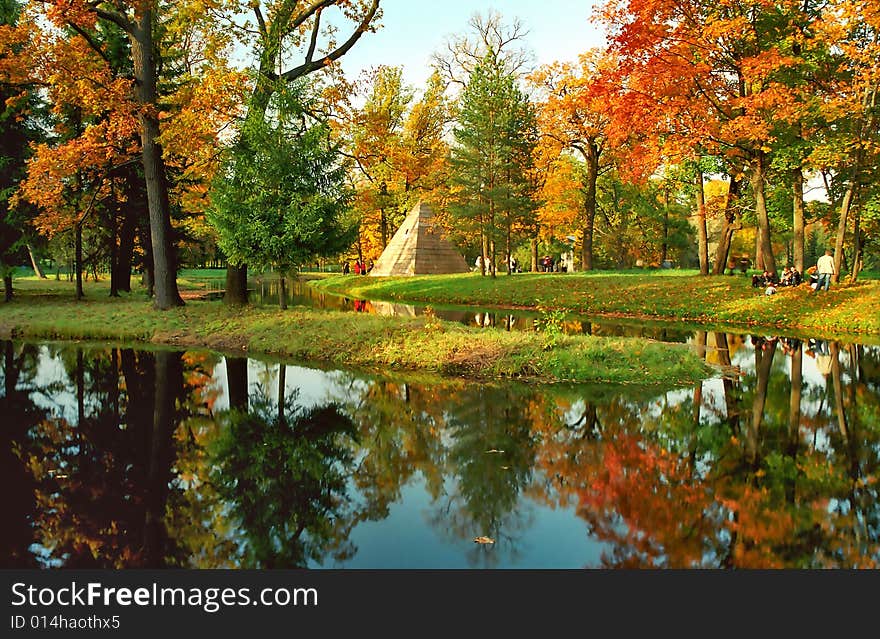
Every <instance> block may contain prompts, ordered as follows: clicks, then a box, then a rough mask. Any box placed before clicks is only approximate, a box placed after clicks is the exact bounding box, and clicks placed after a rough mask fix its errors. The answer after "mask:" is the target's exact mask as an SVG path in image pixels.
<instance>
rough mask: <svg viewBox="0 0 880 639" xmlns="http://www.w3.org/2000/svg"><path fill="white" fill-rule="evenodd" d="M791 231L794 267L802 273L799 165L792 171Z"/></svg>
mask: <svg viewBox="0 0 880 639" xmlns="http://www.w3.org/2000/svg"><path fill="white" fill-rule="evenodd" d="M791 195H792V231H793V233H794V237H793V239H792V243H793V244H794V246H793V247H792V250H793V252H794V260H793V261H794V267H795V268H796V269H797V272H798V273H800V274H801V275H803V273H804V172H803V171H802V170H801V168H800V167H797V168H796V169H794V170H793V171H792V192H791Z"/></svg>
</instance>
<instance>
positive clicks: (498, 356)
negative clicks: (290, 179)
mask: <svg viewBox="0 0 880 639" xmlns="http://www.w3.org/2000/svg"><path fill="white" fill-rule="evenodd" d="M84 288H85V293H86V299H84V300H81V301H79V302H77V301H76V300H74V298H73V290H74V289H73V284H72V283H69V282H56V281H54V280H37V279H36V278H23V279H16V280H15V298H14V299H13V301H12V302H8V303H0V338H6V339H9V338H17V339H68V340H95V341H114V342H122V343H130V342H143V343H153V344H167V345H176V346H181V347H206V348H211V349H215V350H220V351H236V352H248V353H260V354H266V355H270V356H277V357H286V358H292V359H296V360H301V361H313V362H320V363H327V364H330V365H336V366H344V367H356V368H365V369H374V370H380V371H383V372H388V371H397V370H408V371H427V372H431V373H438V374H446V375H455V376H460V377H466V378H474V379H503V378H508V379H526V380H535V381H540V382H559V381H571V382H616V383H633V384H640V385H643V384H644V383H645V380H651V381H652V383H656V384H664V385H671V384H675V385H680V384H691V383H695V382H697V381H699V380H700V379H704V378H706V377H708V376H710V375H712V374H713V372H714V371H713V369H712V368H710V367H709V366H708V365H707V364H706V363H705V362H704V361H703V360H701V359H700V358H698V357H697V355H696V354H694V353H693V352H692V351H691V350H690V349H688V348H687V347H686V346H685V345H682V344H665V343H660V342H654V341H651V340H645V339H640V338H617V337H594V336H589V335H583V336H580V335H579V336H567V335H561V334H557V333H550V332H546V333H538V332H528V331H514V332H506V331H481V330H479V329H472V328H468V327H465V326H462V325H460V324H457V323H454V322H443V321H440V320H438V319H436V318H433V317H430V316H428V317H417V318H392V317H383V316H378V315H368V314H361V313H348V312H331V311H321V310H316V309H311V308H304V307H292V308H291V309H289V310H288V311H281V310H279V309H277V308H275V307H265V306H261V307H245V308H235V307H227V306H225V305H223V304H222V303H221V302H219V301H200V300H190V301H188V302H187V304H186V305H185V306H182V307H179V308H174V309H171V310H167V311H158V310H155V309H154V308H153V307H152V304H151V303H150V301H149V300H148V299H147V297H146V295H145V293H144V292H143V291H142V290H140V289H138V290H137V291H136V292H134V293H131V294H122V295H121V296H120V297H118V298H111V297H109V295H108V285H107V282H106V281H103V282H87V283H85V285H84Z"/></svg>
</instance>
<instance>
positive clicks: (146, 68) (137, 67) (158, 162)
mask: <svg viewBox="0 0 880 639" xmlns="http://www.w3.org/2000/svg"><path fill="white" fill-rule="evenodd" d="M152 23H153V12H152V11H151V10H150V9H148V8H145V9H143V11H142V12H141V14H140V15H139V16H138V17H137V24H135V25H133V27H134V28H133V29H132V32H131V34H130V38H129V40H130V43H131V55H132V60H133V62H134V75H135V79H136V87H137V97H138V103H139V104H140V106H141V108H140V109H139V112H138V118H139V120H140V125H141V130H140V134H141V156H142V160H143V165H144V178H145V181H146V185H147V205H148V206H149V210H150V238H151V241H152V245H153V246H152V248H153V275H154V279H153V285H154V290H155V296H154V299H153V304H154V306H155V307H156V308H158V309H161V310H165V309H169V308H172V307H174V306H181V305H183V300H182V299H181V298H180V293H179V292H178V290H177V259H176V255H175V242H174V238H173V231H172V228H171V207H170V204H169V200H168V181H167V177H166V174H165V160H164V159H163V157H162V147H161V146H160V145H159V142H158V139H159V105H158V103H157V102H158V99H157V98H158V96H157V91H156V61H155V60H154V58H153V51H154V48H153V24H152Z"/></svg>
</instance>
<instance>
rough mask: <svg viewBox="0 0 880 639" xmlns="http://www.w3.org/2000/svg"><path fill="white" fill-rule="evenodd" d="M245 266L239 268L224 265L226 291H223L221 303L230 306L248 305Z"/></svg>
mask: <svg viewBox="0 0 880 639" xmlns="http://www.w3.org/2000/svg"><path fill="white" fill-rule="evenodd" d="M247 270H248V269H247V264H242V265H241V266H233V265H232V264H227V265H226V290H224V291H223V303H224V304H227V305H230V306H241V305H244V304H247V303H248V290H247V288H248V286H247Z"/></svg>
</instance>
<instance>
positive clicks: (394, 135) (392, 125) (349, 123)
mask: <svg viewBox="0 0 880 639" xmlns="http://www.w3.org/2000/svg"><path fill="white" fill-rule="evenodd" d="M363 82H364V83H365V86H366V92H367V93H366V97H365V99H364V100H363V104H362V105H357V106H356V105H353V104H352V102H354V101H355V99H356V97H357V94H356V92H355V91H354V90H352V91H350V92H349V94H348V95H347V96H345V99H344V104H343V105H342V108H340V109H339V111H340V113H339V114H338V115H337V116H336V118H337V120H338V122H339V133H338V135H339V136H340V138H341V139H342V140H343V141H345V149H346V151H345V152H346V154H347V155H349V156H350V157H351V158H352V160H353V172H352V179H353V182H354V184H355V188H356V190H357V196H356V200H355V202H356V204H355V206H356V208H357V209H358V217H359V219H360V221H361V225H360V235H359V239H358V246H357V249H358V253H359V257H360V258H361V259H364V256H365V254H367V255H369V256H370V257H372V258H375V257H378V255H379V254H380V253H381V252H382V250H383V249H384V248H385V246H386V245H387V244H388V241H389V240H390V238H391V236H392V235H393V233H394V231H395V230H396V229H397V226H398V225H399V223H400V221H401V220H402V219H403V217H404V215H405V214H406V213H407V212H408V211H409V209H411V208H412V206H413V205H414V204H415V201H416V200H417V199H419V198H422V197H426V196H429V195H430V194H432V192H433V191H434V190H435V189H436V188H437V187H438V186H439V185H440V184H442V182H443V174H444V161H445V156H446V150H447V149H446V143H445V140H444V135H445V133H446V127H447V125H448V122H449V106H448V105H447V99H446V96H445V95H444V90H443V86H442V83H441V80H440V78H439V76H438V74H436V73H434V74H433V75H432V76H431V77H430V78H429V79H428V82H427V85H426V87H425V89H424V91H423V93H422V95H421V96H420V97H419V98H418V99H417V100H416V95H415V91H414V89H413V88H412V87H410V86H407V85H405V84H404V82H403V74H402V68H401V67H379V68H378V69H375V70H373V71H371V72H370V73H369V74H367V77H366V78H365V80H364V81H363ZM432 199H436V198H433V197H432Z"/></svg>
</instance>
